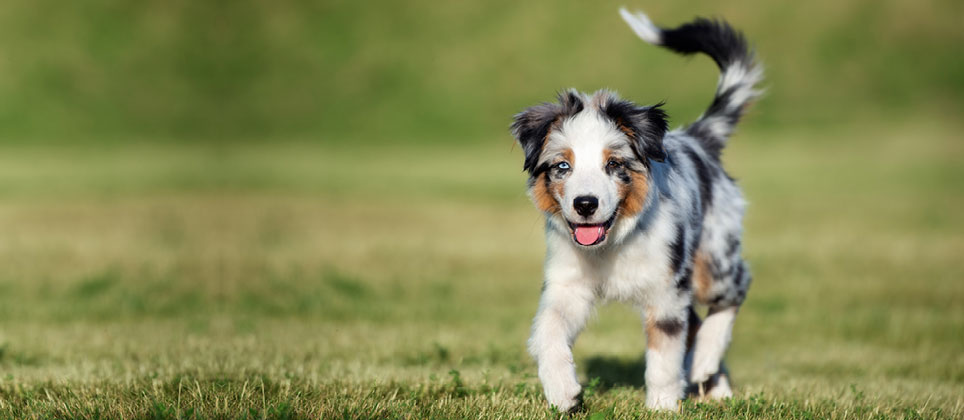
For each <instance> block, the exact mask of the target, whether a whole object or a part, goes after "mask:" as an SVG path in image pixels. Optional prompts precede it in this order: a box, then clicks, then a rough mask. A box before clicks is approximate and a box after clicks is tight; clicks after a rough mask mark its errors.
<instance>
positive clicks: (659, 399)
mask: <svg viewBox="0 0 964 420" xmlns="http://www.w3.org/2000/svg"><path fill="white" fill-rule="evenodd" d="M679 401H680V397H679V396H678V395H673V394H665V393H656V392H647V393H646V408H649V409H650V410H656V411H677V410H679Z"/></svg>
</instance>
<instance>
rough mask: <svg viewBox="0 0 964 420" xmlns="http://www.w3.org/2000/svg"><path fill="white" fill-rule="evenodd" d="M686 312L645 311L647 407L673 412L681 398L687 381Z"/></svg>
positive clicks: (651, 309)
mask: <svg viewBox="0 0 964 420" xmlns="http://www.w3.org/2000/svg"><path fill="white" fill-rule="evenodd" d="M688 322H689V320H688V319H687V316H686V309H685V307H684V309H680V310H676V311H665V310H659V308H649V309H647V315H646V406H647V407H649V408H651V409H657V410H676V409H677V408H678V404H679V400H680V399H681V398H683V395H684V390H685V385H686V381H685V380H684V377H683V358H684V356H685V355H686V330H687V324H688Z"/></svg>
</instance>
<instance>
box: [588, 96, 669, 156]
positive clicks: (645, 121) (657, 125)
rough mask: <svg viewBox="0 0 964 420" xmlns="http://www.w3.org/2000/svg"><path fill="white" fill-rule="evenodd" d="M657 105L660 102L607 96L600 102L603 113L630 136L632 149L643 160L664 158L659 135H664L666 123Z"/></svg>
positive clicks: (661, 139)
mask: <svg viewBox="0 0 964 420" xmlns="http://www.w3.org/2000/svg"><path fill="white" fill-rule="evenodd" d="M661 106H663V103H662V102H660V103H658V104H656V105H653V106H639V105H636V104H634V103H632V102H629V101H624V100H620V99H614V98H610V99H609V100H608V101H606V103H605V105H603V113H605V114H606V116H607V117H609V118H610V119H611V120H613V122H614V123H616V127H618V128H619V129H620V130H622V131H623V132H624V133H626V135H627V136H629V137H630V138H632V140H633V142H632V148H633V152H634V153H636V157H638V158H639V160H641V161H643V162H646V160H647V159H652V160H655V161H657V162H662V161H663V160H665V159H666V152H665V151H664V150H663V136H665V135H666V129H667V127H668V124H667V122H666V112H663V109H662V108H660V107H661Z"/></svg>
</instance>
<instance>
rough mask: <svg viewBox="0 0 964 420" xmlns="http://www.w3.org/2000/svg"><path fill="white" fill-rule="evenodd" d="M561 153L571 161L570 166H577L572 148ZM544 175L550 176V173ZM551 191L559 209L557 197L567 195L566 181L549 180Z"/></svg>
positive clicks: (563, 157)
mask: <svg viewBox="0 0 964 420" xmlns="http://www.w3.org/2000/svg"><path fill="white" fill-rule="evenodd" d="M561 154H562V159H563V160H565V161H566V162H569V167H571V168H574V167H575V166H576V162H575V155H574V154H573V153H572V149H565V150H563V151H562V153H561ZM544 175H545V176H549V175H548V173H546V174H544ZM549 192H550V193H551V195H552V199H553V201H554V202H556V210H557V211H558V210H559V204H558V202H557V201H556V199H555V197H564V196H565V183H564V182H562V181H552V180H549Z"/></svg>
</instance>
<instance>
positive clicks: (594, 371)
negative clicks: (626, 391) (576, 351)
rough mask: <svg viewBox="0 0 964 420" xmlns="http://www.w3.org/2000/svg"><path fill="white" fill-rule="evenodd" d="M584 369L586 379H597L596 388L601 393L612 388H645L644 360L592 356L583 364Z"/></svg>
mask: <svg viewBox="0 0 964 420" xmlns="http://www.w3.org/2000/svg"><path fill="white" fill-rule="evenodd" d="M583 365H584V366H585V367H586V378H588V379H589V381H592V380H593V378H599V383H598V384H597V388H598V389H599V391H601V392H605V391H608V390H610V389H612V388H619V387H631V388H639V389H645V388H646V379H645V373H646V359H645V358H644V357H639V358H637V359H632V360H627V359H624V358H619V357H611V356H594V357H590V358H589V359H586V360H585V361H584V362H583Z"/></svg>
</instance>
